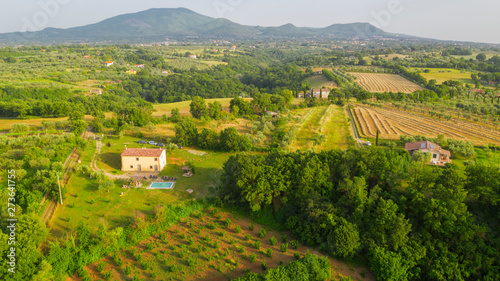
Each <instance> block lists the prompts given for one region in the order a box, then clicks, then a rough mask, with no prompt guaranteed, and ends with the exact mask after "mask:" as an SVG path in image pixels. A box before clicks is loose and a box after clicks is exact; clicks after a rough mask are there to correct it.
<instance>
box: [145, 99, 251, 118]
mask: <svg viewBox="0 0 500 281" xmlns="http://www.w3.org/2000/svg"><path fill="white" fill-rule="evenodd" d="M232 99H233V98H220V99H206V100H205V102H206V103H207V105H208V104H209V103H212V102H214V101H218V102H220V103H221V104H222V107H223V108H225V109H228V108H229V103H230V102H231V100H232ZM244 100H246V101H251V100H252V99H251V98H245V99H244ZM190 104H191V101H181V102H175V103H161V104H155V105H154V109H155V110H156V111H155V112H154V113H153V116H162V115H164V114H167V115H169V116H170V111H172V109H174V108H178V109H179V111H180V112H181V115H188V114H189V105H190Z"/></svg>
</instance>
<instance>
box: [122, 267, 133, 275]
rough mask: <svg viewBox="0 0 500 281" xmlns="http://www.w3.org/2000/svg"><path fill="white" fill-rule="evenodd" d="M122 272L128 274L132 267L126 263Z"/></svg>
mask: <svg viewBox="0 0 500 281" xmlns="http://www.w3.org/2000/svg"><path fill="white" fill-rule="evenodd" d="M123 272H125V274H127V275H129V274H130V273H131V272H132V268H131V267H130V265H127V267H125V270H124V271H123Z"/></svg>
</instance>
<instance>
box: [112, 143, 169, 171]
mask: <svg viewBox="0 0 500 281" xmlns="http://www.w3.org/2000/svg"><path fill="white" fill-rule="evenodd" d="M121 158H122V171H124V172H159V171H161V170H163V168H165V166H166V165H167V156H166V153H165V149H146V148H129V149H127V148H125V151H123V153H122V154H121Z"/></svg>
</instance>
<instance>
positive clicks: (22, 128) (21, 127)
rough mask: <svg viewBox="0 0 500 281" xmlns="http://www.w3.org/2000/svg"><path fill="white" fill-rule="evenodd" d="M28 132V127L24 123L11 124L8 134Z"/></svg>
mask: <svg viewBox="0 0 500 281" xmlns="http://www.w3.org/2000/svg"><path fill="white" fill-rule="evenodd" d="M29 130H30V126H29V125H28V124H26V123H16V124H13V125H12V127H11V129H10V132H11V133H15V134H17V133H25V132H29Z"/></svg>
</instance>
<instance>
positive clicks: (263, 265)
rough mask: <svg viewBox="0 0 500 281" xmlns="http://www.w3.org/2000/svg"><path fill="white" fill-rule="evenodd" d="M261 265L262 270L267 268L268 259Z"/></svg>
mask: <svg viewBox="0 0 500 281" xmlns="http://www.w3.org/2000/svg"><path fill="white" fill-rule="evenodd" d="M261 266H262V270H267V264H266V260H263V261H262V264H261Z"/></svg>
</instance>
